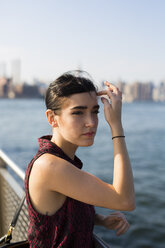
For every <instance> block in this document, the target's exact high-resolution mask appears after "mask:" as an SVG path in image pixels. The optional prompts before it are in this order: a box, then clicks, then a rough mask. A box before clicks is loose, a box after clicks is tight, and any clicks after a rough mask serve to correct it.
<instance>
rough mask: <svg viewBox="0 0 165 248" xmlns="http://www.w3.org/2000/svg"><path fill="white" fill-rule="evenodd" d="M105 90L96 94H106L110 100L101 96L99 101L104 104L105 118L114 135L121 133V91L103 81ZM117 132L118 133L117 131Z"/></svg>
mask: <svg viewBox="0 0 165 248" xmlns="http://www.w3.org/2000/svg"><path fill="white" fill-rule="evenodd" d="M104 84H105V85H106V86H107V90H103V91H99V92H98V93H97V95H98V96H104V95H107V96H108V98H109V99H110V101H108V100H107V99H106V98H105V97H101V101H102V102H103V104H104V113H105V119H106V121H107V122H108V124H109V125H110V127H111V130H112V131H113V130H116V132H115V135H116V134H117V135H122V133H121V132H122V124H121V108H122V93H121V91H120V90H119V89H118V88H117V87H116V86H114V85H113V84H111V83H108V82H107V81H105V83H104ZM118 132H119V133H118Z"/></svg>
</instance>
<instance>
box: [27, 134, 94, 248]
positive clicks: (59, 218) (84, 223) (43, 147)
mask: <svg viewBox="0 0 165 248" xmlns="http://www.w3.org/2000/svg"><path fill="white" fill-rule="evenodd" d="M50 140H51V136H45V137H42V138H40V139H39V150H38V152H37V154H36V155H35V156H34V157H33V159H32V161H31V162H30V163H29V165H28V167H27V170H26V174H25V193H26V202H27V208H28V212H29V229H28V240H29V243H30V247H35V248H53V247H55V248H72V247H73V248H81V247H83V248H91V247H94V245H93V227H94V216H95V210H94V207H93V206H91V205H89V204H86V203H83V202H80V201H77V200H74V199H72V198H70V197H67V198H66V200H65V202H64V204H63V205H62V207H61V208H60V209H59V210H58V211H57V212H56V213H55V214H54V215H51V216H48V215H44V214H40V213H38V212H37V211H36V210H35V209H34V207H33V206H32V203H31V200H30V196H29V189H28V188H29V186H28V185H29V176H30V172H31V169H32V167H33V163H34V161H35V160H36V159H37V158H39V157H40V156H41V155H42V154H44V153H50V154H53V155H55V156H57V157H60V158H62V159H65V160H66V161H69V162H70V163H72V164H73V166H76V167H77V168H79V169H81V168H82V162H81V161H80V160H79V158H77V157H76V156H75V159H74V160H72V159H70V158H69V157H68V156H67V155H66V154H65V153H64V152H63V151H62V150H61V149H60V148H59V147H58V146H57V145H55V144H54V143H53V142H51V141H50ZM66 176H67V175H66Z"/></svg>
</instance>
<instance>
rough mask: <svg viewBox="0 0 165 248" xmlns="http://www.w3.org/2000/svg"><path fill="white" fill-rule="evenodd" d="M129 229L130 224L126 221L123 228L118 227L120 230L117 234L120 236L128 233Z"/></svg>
mask: <svg viewBox="0 0 165 248" xmlns="http://www.w3.org/2000/svg"><path fill="white" fill-rule="evenodd" d="M128 229H129V224H128V223H125V224H124V225H123V226H122V227H121V228H119V229H118V231H117V232H116V235H117V236H120V235H122V234H124V233H126V232H127V231H128Z"/></svg>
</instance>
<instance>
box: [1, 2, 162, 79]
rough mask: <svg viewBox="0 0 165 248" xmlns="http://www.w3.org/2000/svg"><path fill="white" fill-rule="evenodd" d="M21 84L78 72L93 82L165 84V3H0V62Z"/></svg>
mask: <svg viewBox="0 0 165 248" xmlns="http://www.w3.org/2000/svg"><path fill="white" fill-rule="evenodd" d="M13 59H21V76H22V79H23V80H31V79H33V78H34V77H36V78H39V79H44V80H53V79H55V78H56V77H57V76H59V75H60V74H61V73H63V72H65V71H68V70H71V69H77V68H82V69H84V70H87V71H88V72H89V73H90V74H91V75H92V76H93V78H94V79H95V80H96V81H100V80H104V79H107V80H112V81H117V80H118V79H122V80H126V81H128V82H132V81H134V80H141V81H148V80H152V81H154V82H155V83H159V81H160V80H165V1H164V0H0V63H1V62H5V63H6V64H7V74H8V75H9V76H10V73H11V72H10V70H11V69H10V64H11V61H12V60H13Z"/></svg>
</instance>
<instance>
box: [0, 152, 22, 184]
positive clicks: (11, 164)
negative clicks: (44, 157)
mask: <svg viewBox="0 0 165 248" xmlns="http://www.w3.org/2000/svg"><path fill="white" fill-rule="evenodd" d="M0 158H1V159H2V160H3V161H4V162H5V164H6V165H7V166H8V167H10V168H11V169H12V170H13V171H14V172H15V173H16V174H17V176H19V178H21V179H22V181H24V178H25V173H24V172H23V171H22V170H21V169H20V168H19V167H18V165H16V164H15V163H14V162H13V161H12V160H11V159H10V158H9V157H8V156H7V155H6V154H5V153H4V152H3V151H2V150H0Z"/></svg>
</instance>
